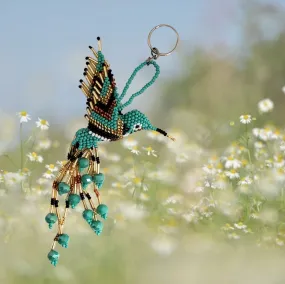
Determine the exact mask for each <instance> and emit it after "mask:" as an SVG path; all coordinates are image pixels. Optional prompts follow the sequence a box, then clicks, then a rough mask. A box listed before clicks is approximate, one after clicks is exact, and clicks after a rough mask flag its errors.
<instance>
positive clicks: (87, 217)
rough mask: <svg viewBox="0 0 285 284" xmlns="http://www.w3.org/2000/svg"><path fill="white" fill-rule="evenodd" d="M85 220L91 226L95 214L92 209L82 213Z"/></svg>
mask: <svg viewBox="0 0 285 284" xmlns="http://www.w3.org/2000/svg"><path fill="white" fill-rule="evenodd" d="M82 216H83V218H84V220H86V222H87V223H88V224H89V225H90V224H91V223H92V220H93V216H94V212H93V211H92V210H90V209H85V210H84V211H83V213H82Z"/></svg>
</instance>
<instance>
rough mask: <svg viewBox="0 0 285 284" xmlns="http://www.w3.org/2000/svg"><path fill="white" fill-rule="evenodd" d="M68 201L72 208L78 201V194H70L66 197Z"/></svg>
mask: <svg viewBox="0 0 285 284" xmlns="http://www.w3.org/2000/svg"><path fill="white" fill-rule="evenodd" d="M68 201H69V203H70V206H71V208H72V209H74V208H75V207H76V206H77V205H78V203H79V202H80V196H79V195H78V194H70V195H69V197H68Z"/></svg>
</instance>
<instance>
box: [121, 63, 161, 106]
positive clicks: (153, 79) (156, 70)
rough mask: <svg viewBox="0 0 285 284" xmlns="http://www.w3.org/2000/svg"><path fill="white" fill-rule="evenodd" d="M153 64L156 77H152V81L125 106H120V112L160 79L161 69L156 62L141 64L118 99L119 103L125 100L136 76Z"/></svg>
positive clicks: (133, 95)
mask: <svg viewBox="0 0 285 284" xmlns="http://www.w3.org/2000/svg"><path fill="white" fill-rule="evenodd" d="M150 64H152V65H153V66H154V67H155V74H154V76H153V77H152V79H151V80H150V81H149V82H148V83H147V84H145V85H144V86H143V87H142V88H141V89H140V90H139V91H138V92H136V93H134V94H132V96H131V97H130V98H129V100H128V101H127V102H126V103H124V104H123V105H120V106H119V110H120V111H122V110H123V109H124V108H125V107H127V106H129V105H130V104H131V103H132V101H133V100H134V98H135V97H137V96H139V95H141V94H142V93H143V92H144V91H145V90H146V89H147V88H149V87H150V86H151V85H152V84H153V83H154V82H155V81H156V79H157V78H158V76H159V73H160V68H159V65H158V64H157V63H156V62H155V61H154V60H150V61H145V62H143V63H142V64H140V65H139V66H138V67H137V68H136V69H135V70H134V72H133V74H132V75H131V77H130V78H129V80H128V81H127V83H126V86H125V88H124V90H123V92H122V94H121V96H120V97H119V98H118V102H119V103H120V102H121V101H122V99H123V98H124V96H125V95H126V93H127V91H128V89H129V87H130V84H131V83H132V81H133V80H134V78H135V76H136V75H137V73H138V72H139V71H140V70H141V69H142V68H143V67H144V66H146V65H150Z"/></svg>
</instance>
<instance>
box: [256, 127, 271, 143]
mask: <svg viewBox="0 0 285 284" xmlns="http://www.w3.org/2000/svg"><path fill="white" fill-rule="evenodd" d="M272 135H273V131H272V129H271V128H269V127H265V128H263V129H260V130H259V138H260V139H261V140H263V141H268V140H271V139H272Z"/></svg>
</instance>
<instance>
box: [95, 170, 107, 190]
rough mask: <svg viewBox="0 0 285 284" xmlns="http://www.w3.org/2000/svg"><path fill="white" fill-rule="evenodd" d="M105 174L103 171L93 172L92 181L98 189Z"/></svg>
mask: <svg viewBox="0 0 285 284" xmlns="http://www.w3.org/2000/svg"><path fill="white" fill-rule="evenodd" d="M104 180H105V175H104V174H103V173H99V174H95V175H94V176H93V182H94V183H95V185H96V186H97V187H98V189H100V188H101V187H102V186H103V183H104Z"/></svg>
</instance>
